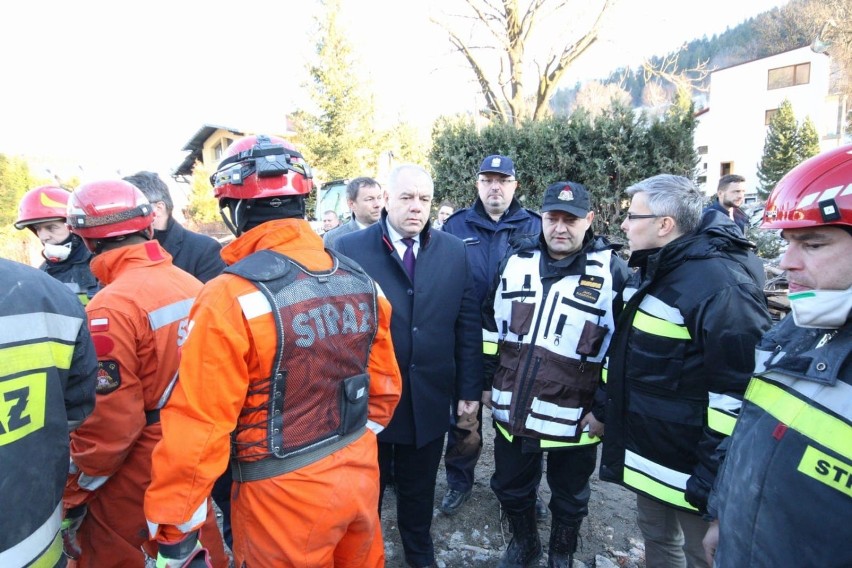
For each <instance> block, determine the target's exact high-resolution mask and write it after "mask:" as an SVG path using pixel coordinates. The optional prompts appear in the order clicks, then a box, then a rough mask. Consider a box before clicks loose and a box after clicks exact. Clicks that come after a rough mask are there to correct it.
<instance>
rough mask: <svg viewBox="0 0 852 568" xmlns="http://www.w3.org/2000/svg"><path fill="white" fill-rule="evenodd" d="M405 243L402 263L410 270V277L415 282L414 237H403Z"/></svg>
mask: <svg viewBox="0 0 852 568" xmlns="http://www.w3.org/2000/svg"><path fill="white" fill-rule="evenodd" d="M402 242H403V244H404V245H405V254H404V255H402V265H403V266H404V267H405V271H406V272H408V277H409V278H411V281H412V282H414V239H412V238H409V237H406V238H404V239H402Z"/></svg>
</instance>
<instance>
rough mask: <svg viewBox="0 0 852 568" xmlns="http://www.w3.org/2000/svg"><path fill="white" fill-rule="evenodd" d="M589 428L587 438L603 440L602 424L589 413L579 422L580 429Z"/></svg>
mask: <svg viewBox="0 0 852 568" xmlns="http://www.w3.org/2000/svg"><path fill="white" fill-rule="evenodd" d="M586 426H588V427H589V438H603V435H604V423H603V422H601V421H600V420H598V419H597V418H595V415H594V414H592V413H591V412H589V413H588V414H586V415H585V416H583V418H582V419H581V420H580V428H582V429H585V428H586Z"/></svg>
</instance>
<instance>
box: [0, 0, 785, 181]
mask: <svg viewBox="0 0 852 568" xmlns="http://www.w3.org/2000/svg"><path fill="white" fill-rule="evenodd" d="M341 2H342V4H343V10H344V12H345V21H346V23H347V25H348V26H349V29H350V34H349V39H350V40H351V42H352V44H353V48H354V50H355V52H356V54H357V55H358V56H359V58H360V59H361V61H362V64H363V65H364V67H365V68H366V69H367V70H368V73H367V75H368V76H367V77H365V81H366V82H368V84H371V85H372V86H373V88H374V89H375V92H376V97H377V101H378V102H379V105H380V108H381V109H382V111H383V112H385V113H387V114H389V115H391V116H400V117H402V118H405V119H409V120H412V121H419V122H421V123H428V122H429V121H430V120H431V119H432V118H434V117H435V116H437V115H439V114H442V113H454V112H464V111H468V110H472V109H474V108H476V106H477V105H478V104H479V103H478V101H477V97H476V91H475V88H474V85H473V84H472V82H471V79H470V76H469V75H468V73H467V72H466V71H467V70H466V68H465V67H464V64H463V62H460V61H459V60H458V59H456V58H454V57H453V56H452V55H451V54H450V49H449V45H448V43H447V41H446V38H445V35H444V34H443V32H442V31H441V30H440V29H439V28H437V26H435V25H434V24H431V23H430V22H429V19H428V16H429V14H427V6H431V9H432V10H433V13H434V10H435V5H436V3H435V1H434V0H433V1H432V2H427V1H426V0H341ZM439 2H440V3H441V5H448V6H452V5H453V2H455V3H456V4H458V3H459V2H460V0H439ZM588 3H589V2H588V0H578V5H585V4H588ZM784 3H786V1H785V0H717V1H716V2H703V1H698V0H681V1H679V2H673V1H671V0H642V1H639V0H620V5H619V6H618V12H616V13H615V14H614V15H613V18H612V19H611V20H610V22H609V24H608V26H607V28H606V29H605V30H604V31H603V33H602V34H601V39H600V40H599V41H598V42H597V44H596V45H595V46H594V47H593V49H592V50H591V51H590V52H589V53H588V54H586V55H584V57H583V58H582V59H581V60H580V61H578V62H577V64H576V65H575V66H574V67H573V68H572V70H571V72H570V73H569V76H568V80H567V81H566V82H567V83H568V84H573V82H574V81H575V80H578V79H582V78H585V77H596V76H605V75H606V74H607V73H608V71H609V70H611V69H614V68H616V67H620V66H627V65H631V66H632V65H636V64H638V63H639V62H640V61H641V59H642V58H643V57H646V56H651V55H663V54H665V53H666V52H668V51H671V50H673V49H675V48H677V47H678V46H679V45H680V44H682V43H683V42H684V41H688V40H691V39H694V38H697V37H701V36H702V35H705V34H706V35H708V36H710V35H712V34H714V33H720V32H722V31H724V30H725V29H726V27H733V26H735V25H736V24H738V23H740V22H741V21H743V20H744V19H746V18H749V17H751V16H754V15H755V14H757V13H760V12H762V11H764V10H767V9H769V8H771V7H772V6H776V5H780V4H784ZM315 9H316V6H315V3H314V2H313V1H304V0H303V1H302V2H293V1H283V0H253V1H251V2H235V1H233V0H229V1H224V0H172V1H169V2H165V1H163V0H150V1H148V2H133V3H131V2H121V1H118V2H117V1H114V0H111V1H104V0H96V1H84V0H81V1H77V2H73V1H72V2H69V1H67V0H24V1H17V2H11V1H10V2H3V3H2V5H0V21H2V22H3V32H2V33H0V53H2V54H3V66H2V69H3V76H4V81H3V83H2V88H0V89H2V90H0V93H2V94H0V152H2V153H4V154H7V155H24V156H28V157H34V158H39V159H40V161H39V163H44V164H53V165H54V166H53V169H54V170H55V171H57V170H58V171H63V172H66V173H65V175H75V174H76V175H78V176H80V177H82V178H83V179H84V180H85V179H91V178H95V177H107V176H113V175H114V174H116V173H117V172H120V173H121V174H122V175H127V174H130V173H133V172H134V171H136V170H139V169H151V170H155V171H159V172H160V173H161V174H163V175H164V176H166V175H168V173H169V172H170V171H171V169H173V168H174V167H176V166H177V165H178V164H179V163H180V162H181V161H182V159H183V157H184V156H185V152H182V151H181V148H182V147H183V145H184V144H185V143H186V142H187V141H189V139H190V138H191V137H192V135H193V134H194V133H195V132H196V131H197V130H198V129H199V128H200V127H201V126H202V125H203V124H218V125H224V126H233V127H236V128H245V129H269V130H280V128H279V127H280V126H281V124H282V123H283V117H284V116H285V115H286V114H287V113H288V112H291V111H292V110H293V108H294V107H295V106H296V105H298V104H299V102H300V101H301V100H303V95H302V89H301V85H302V83H303V82H304V80H305V77H306V75H305V62H306V60H307V59H308V58H309V57H310V56H311V54H312V53H313V49H314V45H315V43H316V37H314V36H312V35H311V33H310V32H311V30H313V28H314V25H313V22H312V16H313V15H314V10H315ZM559 41H561V40H559V39H555V40H554V42H555V43H556V42H559ZM70 164H73V165H74V166H80V168H77V171H71V170H69V167H71V166H70Z"/></svg>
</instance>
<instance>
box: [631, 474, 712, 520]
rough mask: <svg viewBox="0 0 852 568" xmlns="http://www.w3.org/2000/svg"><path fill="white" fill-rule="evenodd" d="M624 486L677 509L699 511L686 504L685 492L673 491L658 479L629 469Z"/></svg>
mask: <svg viewBox="0 0 852 568" xmlns="http://www.w3.org/2000/svg"><path fill="white" fill-rule="evenodd" d="M624 484H625V485H627V486H628V487H633V488H635V489H638V490H639V491H642V492H643V493H647V494H648V495H652V496H654V497H656V498H657V499H660V500H662V501H664V502H666V503H669V504H670V505H674V506H675V507H680V508H682V509H688V510H690V511H698V509H696V508H695V507H693V506H692V505H690V504H689V503H687V502H686V498H685V497H684V495H683V491H680V490H678V489H673V488H671V487H669V486H668V485H664V484H662V483H660V482H659V481H657V480H656V479H654V478H652V477H649V476H647V475H645V474H644V473H641V472H638V471H636V470H633V469H630V468H628V467H625V468H624Z"/></svg>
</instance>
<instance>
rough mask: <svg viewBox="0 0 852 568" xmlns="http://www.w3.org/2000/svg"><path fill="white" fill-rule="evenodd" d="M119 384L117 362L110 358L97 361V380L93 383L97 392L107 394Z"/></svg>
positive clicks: (119, 375) (119, 376) (119, 374)
mask: <svg viewBox="0 0 852 568" xmlns="http://www.w3.org/2000/svg"><path fill="white" fill-rule="evenodd" d="M120 386H121V373H120V372H119V370H118V362H117V361H112V360H109V359H107V360H105V361H98V382H97V384H96V385H95V392H96V393H97V394H109V393H111V392H112V391H114V390H115V389H117V388H118V387H120Z"/></svg>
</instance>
